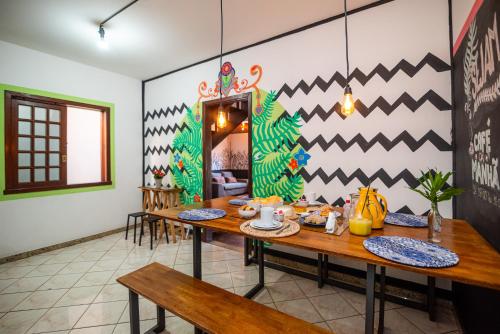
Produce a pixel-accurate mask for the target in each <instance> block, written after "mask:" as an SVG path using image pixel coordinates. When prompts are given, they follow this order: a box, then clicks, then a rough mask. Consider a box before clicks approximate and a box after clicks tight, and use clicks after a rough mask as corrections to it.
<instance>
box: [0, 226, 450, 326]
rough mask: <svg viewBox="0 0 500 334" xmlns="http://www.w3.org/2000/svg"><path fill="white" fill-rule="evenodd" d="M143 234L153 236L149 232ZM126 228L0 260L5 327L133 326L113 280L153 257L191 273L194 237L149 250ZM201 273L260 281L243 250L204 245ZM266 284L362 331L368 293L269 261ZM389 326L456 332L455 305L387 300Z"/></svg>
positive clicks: (274, 300) (290, 309)
mask: <svg viewBox="0 0 500 334" xmlns="http://www.w3.org/2000/svg"><path fill="white" fill-rule="evenodd" d="M145 240H148V237H146V239H145ZM148 246H149V243H148V242H146V243H145V244H143V246H142V247H139V246H137V245H134V243H133V242H132V240H130V239H129V240H128V241H127V240H124V239H123V234H115V235H112V236H108V237H105V238H102V239H98V240H94V241H90V242H87V243H84V244H80V245H77V246H73V247H68V248H64V249H61V250H57V251H53V252H50V253H45V254H43V255H37V256H33V257H30V258H27V259H24V260H20V261H17V262H12V263H8V264H3V265H0V333H2V334H10V333H79V334H83V333H96V334H97V333H101V334H105V333H128V332H129V324H128V321H129V318H128V305H127V304H128V302H127V299H128V293H127V290H126V289H125V288H123V287H122V286H121V285H119V284H117V283H116V281H115V279H116V278H117V277H119V276H121V275H123V274H126V273H128V272H130V271H132V270H134V269H136V268H140V267H142V266H144V265H145V264H147V263H149V262H153V261H157V262H160V263H163V264H165V265H168V266H173V267H174V268H175V269H177V270H179V271H182V272H184V273H187V274H192V259H193V256H192V245H191V240H185V241H182V242H181V243H176V244H173V243H170V244H168V245H167V244H166V243H165V240H164V239H163V240H161V241H159V242H158V244H157V245H155V248H154V249H153V250H152V251H151V250H150V249H149V247H148ZM202 254H203V255H202V259H203V268H202V270H203V279H204V280H205V281H207V282H210V283H212V284H215V285H217V286H219V287H222V288H225V289H227V290H229V291H231V292H235V293H238V294H244V293H245V292H247V291H248V290H249V289H250V288H251V287H252V286H253V285H255V284H256V283H257V280H258V273H257V268H256V267H255V266H250V267H244V266H243V264H242V262H243V261H242V258H243V256H242V254H241V253H238V252H235V251H232V250H228V249H225V248H221V247H218V246H215V245H211V244H203V253H202ZM265 278H266V287H265V289H264V290H263V291H262V292H261V293H259V294H258V295H257V296H256V297H255V300H256V301H258V302H259V303H263V304H265V305H268V306H270V307H273V308H276V309H278V310H281V311H283V312H286V313H289V314H292V315H294V316H296V317H299V318H302V319H304V320H306V321H309V322H312V323H316V324H317V325H318V326H321V327H324V328H327V329H331V330H333V331H334V332H335V333H338V334H342V333H348V334H355V333H363V328H364V318H363V313H364V296H363V295H361V294H357V293H354V292H350V291H347V290H343V289H339V288H334V287H330V286H326V287H324V288H323V289H318V288H317V286H316V282H314V281H311V280H307V279H303V278H300V277H297V276H293V275H289V274H286V273H282V272H280V271H276V270H273V269H268V268H266V270H265ZM386 306H387V307H386V308H387V311H386V328H385V333H388V334H390V333H433V334H434V333H458V332H459V331H458V324H457V321H456V319H455V317H454V313H453V310H452V309H450V308H449V306H443V305H441V306H440V307H439V309H438V321H437V322H430V321H429V320H428V317H427V314H426V313H424V312H421V311H417V310H414V309H409V308H405V307H401V306H399V305H395V304H392V303H387V305H386ZM155 316H156V309H155V306H154V305H153V304H152V303H150V302H149V301H147V300H144V299H141V300H140V317H141V320H142V321H141V327H142V328H141V330H142V331H145V330H146V329H148V328H150V327H152V326H153V325H154V322H155V320H154V319H155ZM166 323H167V328H168V331H169V333H176V334H177V333H179V334H183V333H189V334H191V333H193V328H192V326H191V325H189V324H188V323H186V322H185V321H183V320H181V319H179V318H177V317H174V316H173V315H171V314H167V321H166Z"/></svg>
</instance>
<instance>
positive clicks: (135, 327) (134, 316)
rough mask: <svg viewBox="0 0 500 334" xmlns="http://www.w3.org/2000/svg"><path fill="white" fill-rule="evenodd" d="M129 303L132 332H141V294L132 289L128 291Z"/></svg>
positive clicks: (134, 333)
mask: <svg viewBox="0 0 500 334" xmlns="http://www.w3.org/2000/svg"><path fill="white" fill-rule="evenodd" d="M128 303H129V313H130V334H139V333H140V327H139V325H140V322H139V296H138V295H137V293H135V292H133V291H132V290H129V291H128Z"/></svg>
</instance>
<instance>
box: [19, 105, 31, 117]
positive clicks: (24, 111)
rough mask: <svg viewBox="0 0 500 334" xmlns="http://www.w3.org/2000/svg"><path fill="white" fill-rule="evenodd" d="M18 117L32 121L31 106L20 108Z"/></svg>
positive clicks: (20, 106) (21, 106)
mask: <svg viewBox="0 0 500 334" xmlns="http://www.w3.org/2000/svg"><path fill="white" fill-rule="evenodd" d="M17 110H18V117H19V118H27V119H31V107H30V106H23V105H19V106H18V109H17Z"/></svg>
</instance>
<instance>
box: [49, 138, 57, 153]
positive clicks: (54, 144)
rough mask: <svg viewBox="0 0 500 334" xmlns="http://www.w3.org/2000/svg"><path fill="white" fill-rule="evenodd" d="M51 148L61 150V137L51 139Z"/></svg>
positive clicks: (51, 149)
mask: <svg viewBox="0 0 500 334" xmlns="http://www.w3.org/2000/svg"><path fill="white" fill-rule="evenodd" d="M49 150H50V151H59V139H49Z"/></svg>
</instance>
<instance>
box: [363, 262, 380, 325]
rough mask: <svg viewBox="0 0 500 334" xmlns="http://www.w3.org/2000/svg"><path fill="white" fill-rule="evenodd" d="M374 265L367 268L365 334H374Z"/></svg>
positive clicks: (369, 264)
mask: <svg viewBox="0 0 500 334" xmlns="http://www.w3.org/2000/svg"><path fill="white" fill-rule="evenodd" d="M376 269H377V267H376V266H375V265H374V264H371V263H368V265H367V268H366V315H365V334H373V331H374V330H373V328H374V324H375V323H374V317H375V270H376Z"/></svg>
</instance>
